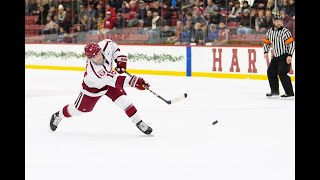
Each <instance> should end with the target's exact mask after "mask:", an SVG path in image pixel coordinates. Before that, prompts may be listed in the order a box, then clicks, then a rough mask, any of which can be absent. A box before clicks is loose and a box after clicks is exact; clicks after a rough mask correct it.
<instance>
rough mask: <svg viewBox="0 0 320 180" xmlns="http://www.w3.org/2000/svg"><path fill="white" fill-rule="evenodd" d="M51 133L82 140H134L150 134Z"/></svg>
mask: <svg viewBox="0 0 320 180" xmlns="http://www.w3.org/2000/svg"><path fill="white" fill-rule="evenodd" d="M53 135H55V136H59V137H63V138H72V139H74V138H79V139H82V140H130V139H132V140H134V139H137V137H138V138H148V137H152V136H148V135H145V134H141V132H139V131H137V132H136V133H135V132H132V133H130V134H128V133H121V132H119V133H113V132H110V133H108V132H106V133H95V132H92V133H91V132H54V133H53Z"/></svg>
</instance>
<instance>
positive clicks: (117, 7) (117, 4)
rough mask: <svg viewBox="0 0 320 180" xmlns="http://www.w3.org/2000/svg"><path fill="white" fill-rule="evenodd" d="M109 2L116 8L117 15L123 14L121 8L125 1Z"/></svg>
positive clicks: (113, 0)
mask: <svg viewBox="0 0 320 180" xmlns="http://www.w3.org/2000/svg"><path fill="white" fill-rule="evenodd" d="M109 2H110V5H111V6H112V7H114V8H115V10H116V13H119V12H121V6H122V4H123V0H110V1H109ZM119 10H120V11H119Z"/></svg>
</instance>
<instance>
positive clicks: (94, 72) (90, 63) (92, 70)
mask: <svg viewBox="0 0 320 180" xmlns="http://www.w3.org/2000/svg"><path fill="white" fill-rule="evenodd" d="M90 66H91V69H92V71H93V72H94V74H95V75H96V76H97V77H98V78H101V77H99V76H98V74H97V73H96V72H95V71H94V69H93V65H92V63H91V61H90Z"/></svg>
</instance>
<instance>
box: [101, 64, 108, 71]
mask: <svg viewBox="0 0 320 180" xmlns="http://www.w3.org/2000/svg"><path fill="white" fill-rule="evenodd" d="M102 66H103V68H104V70H106V71H107V72H109V71H108V70H107V68H106V66H105V65H103V64H102Z"/></svg>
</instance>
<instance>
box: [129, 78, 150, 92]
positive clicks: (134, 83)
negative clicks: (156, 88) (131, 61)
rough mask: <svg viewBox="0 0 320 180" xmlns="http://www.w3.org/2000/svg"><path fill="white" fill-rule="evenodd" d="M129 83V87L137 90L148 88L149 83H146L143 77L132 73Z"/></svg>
mask: <svg viewBox="0 0 320 180" xmlns="http://www.w3.org/2000/svg"><path fill="white" fill-rule="evenodd" d="M129 85H130V86H131V87H135V88H137V89H139V90H145V89H148V88H149V87H150V85H149V83H147V82H146V81H145V80H144V79H143V78H141V77H137V76H136V75H133V76H132V78H131V80H130V82H129Z"/></svg>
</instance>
